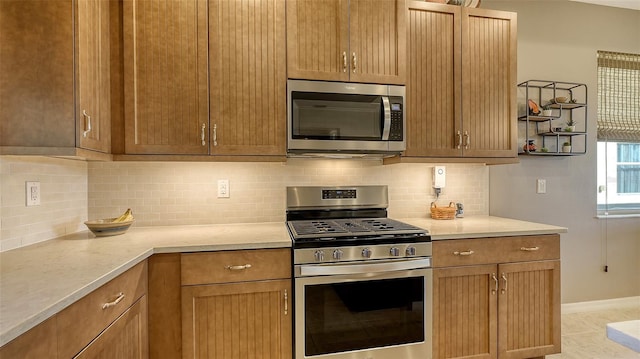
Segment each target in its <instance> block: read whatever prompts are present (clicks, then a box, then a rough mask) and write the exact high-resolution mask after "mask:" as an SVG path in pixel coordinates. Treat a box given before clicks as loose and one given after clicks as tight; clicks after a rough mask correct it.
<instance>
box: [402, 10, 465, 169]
mask: <svg viewBox="0 0 640 359" xmlns="http://www.w3.org/2000/svg"><path fill="white" fill-rule="evenodd" d="M408 5H409V15H408V16H409V19H408V23H409V25H408V26H409V31H408V39H407V42H408V46H407V47H408V51H407V55H408V56H407V58H408V59H407V67H408V77H407V104H406V111H407V115H406V116H407V149H406V151H405V154H406V156H412V157H420V156H436V157H437V156H441V157H455V156H460V155H462V150H461V148H460V147H458V146H457V144H458V142H459V141H460V140H459V139H458V136H457V135H456V131H460V130H461V129H460V121H461V116H462V115H461V112H460V106H461V104H460V86H459V85H458V84H459V83H460V7H458V6H446V5H440V4H433V3H425V2H422V1H410V2H409V4H408Z"/></svg>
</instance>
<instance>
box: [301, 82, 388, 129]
mask: <svg viewBox="0 0 640 359" xmlns="http://www.w3.org/2000/svg"><path fill="white" fill-rule="evenodd" d="M314 96H316V97H317V94H308V93H294V95H293V99H292V102H293V103H292V106H293V109H292V111H293V112H292V116H293V122H292V137H293V138H296V139H317V140H378V141H379V140H380V139H381V138H382V117H383V116H382V111H383V110H382V100H381V97H380V96H364V95H335V94H334V95H332V94H325V95H324V96H323V97H322V98H314Z"/></svg>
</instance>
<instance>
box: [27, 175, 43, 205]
mask: <svg viewBox="0 0 640 359" xmlns="http://www.w3.org/2000/svg"><path fill="white" fill-rule="evenodd" d="M25 197H26V199H27V207H30V206H39V205H40V182H29V181H28V182H25Z"/></svg>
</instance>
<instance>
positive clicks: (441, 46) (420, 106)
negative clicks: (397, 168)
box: [405, 1, 517, 158]
mask: <svg viewBox="0 0 640 359" xmlns="http://www.w3.org/2000/svg"><path fill="white" fill-rule="evenodd" d="M408 9H409V10H408V14H409V15H408V16H409V18H408V28H409V29H408V45H407V47H408V51H407V54H408V56H407V58H408V64H407V66H408V76H407V104H408V105H407V109H406V110H407V134H408V135H407V136H408V137H407V150H406V152H405V156H406V157H414V158H419V157H436V158H437V157H458V158H460V157H462V158H499V157H511V158H515V157H517V132H516V131H517V129H516V122H515V120H514V119H515V117H516V114H517V111H516V64H517V56H516V54H517V53H516V50H517V48H516V32H517V24H516V22H517V20H516V14H515V13H510V12H503V11H495V10H486V9H476V8H468V7H460V6H453V5H442V4H435V3H428V2H422V1H409V2H408Z"/></svg>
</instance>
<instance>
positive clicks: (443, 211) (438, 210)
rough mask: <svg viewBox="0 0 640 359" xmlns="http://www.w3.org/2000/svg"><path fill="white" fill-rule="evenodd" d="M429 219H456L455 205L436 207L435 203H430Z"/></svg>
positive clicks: (450, 203) (451, 203)
mask: <svg viewBox="0 0 640 359" xmlns="http://www.w3.org/2000/svg"><path fill="white" fill-rule="evenodd" d="M431 218H433V219H454V218H456V204H455V203H453V202H449V207H438V206H436V203H435V202H431Z"/></svg>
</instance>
